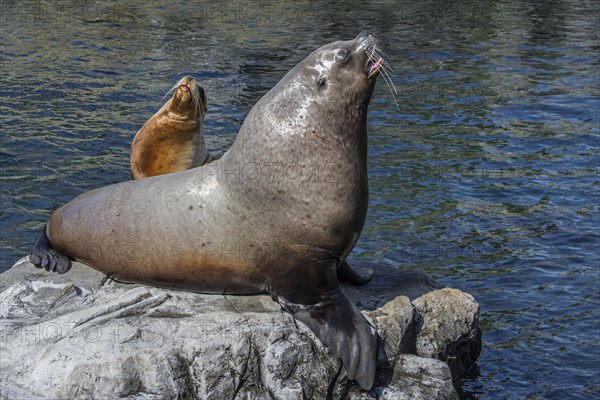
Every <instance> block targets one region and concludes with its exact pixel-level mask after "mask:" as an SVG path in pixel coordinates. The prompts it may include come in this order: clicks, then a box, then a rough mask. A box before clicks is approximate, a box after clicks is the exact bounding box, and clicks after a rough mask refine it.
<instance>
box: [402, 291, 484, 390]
mask: <svg viewBox="0 0 600 400" xmlns="http://www.w3.org/2000/svg"><path fill="white" fill-rule="evenodd" d="M413 304H414V306H415V307H416V309H417V311H418V312H419V314H420V315H421V316H422V317H423V324H422V326H421V329H420V332H419V335H418V336H417V355H419V356H422V357H433V358H437V359H439V360H442V361H446V362H447V363H448V365H449V366H450V370H451V371H452V376H453V377H455V378H459V377H460V376H462V375H463V373H464V372H465V371H466V370H467V369H468V368H469V367H471V365H472V364H473V363H474V362H475V361H476V360H477V357H479V353H480V352H481V346H482V343H481V330H480V329H479V304H477V302H476V301H475V299H474V298H473V296H471V295H469V294H466V293H463V292H461V291H460V290H456V289H450V288H446V289H441V290H436V291H433V292H430V293H427V294H424V295H423V296H421V297H419V298H418V299H416V300H415V301H413Z"/></svg>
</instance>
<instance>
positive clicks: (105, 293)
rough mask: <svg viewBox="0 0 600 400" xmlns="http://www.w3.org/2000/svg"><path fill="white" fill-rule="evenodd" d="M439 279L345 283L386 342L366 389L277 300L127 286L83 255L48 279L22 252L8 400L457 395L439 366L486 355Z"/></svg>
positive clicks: (4, 333)
mask: <svg viewBox="0 0 600 400" xmlns="http://www.w3.org/2000/svg"><path fill="white" fill-rule="evenodd" d="M436 288H437V286H436V285H435V284H433V283H432V282H431V281H430V280H429V279H428V278H427V277H426V276H425V275H423V274H421V273H417V272H411V271H408V272H407V271H399V270H396V269H393V268H389V267H386V266H378V267H376V270H375V277H374V279H373V281H371V282H370V283H368V284H366V285H363V286H361V287H359V288H355V287H351V286H346V285H345V286H344V288H343V289H344V291H345V292H346V293H347V294H348V295H349V296H350V297H351V298H352V299H353V300H354V301H355V303H356V304H357V305H359V307H361V309H363V310H364V311H363V314H364V315H365V317H366V318H367V319H368V320H370V321H371V323H372V324H373V326H374V327H375V328H376V329H377V331H378V333H379V335H380V337H381V344H382V345H381V346H380V355H379V367H378V373H377V381H376V385H375V387H374V389H373V390H371V392H370V393H366V392H364V391H362V390H360V387H358V386H357V385H356V384H354V383H353V382H348V381H347V380H346V378H345V374H344V370H343V368H341V365H340V362H339V360H337V359H334V358H333V357H331V355H330V354H329V353H328V351H327V348H326V347H325V346H323V345H322V343H321V342H320V341H319V340H318V339H317V338H316V337H315V336H314V335H313V333H312V332H311V331H310V330H309V329H308V328H306V327H305V326H304V325H303V324H301V323H297V322H295V321H294V320H293V319H292V318H291V316H290V315H289V314H287V313H284V312H282V311H281V310H280V307H279V305H278V304H277V303H275V302H273V301H272V300H271V298H270V297H269V296H267V295H260V296H223V295H204V294H198V293H190V292H182V291H175V290H168V289H161V288H155V287H150V286H145V285H126V284H120V283H116V282H114V281H112V280H109V279H107V278H106V277H105V276H103V275H102V274H101V273H99V272H97V271H95V270H93V269H91V268H89V267H86V266H84V265H82V264H79V263H74V265H73V268H72V269H71V271H69V272H68V273H67V274H65V275H56V274H49V273H46V272H45V271H44V270H39V269H36V268H34V267H33V266H32V265H31V264H29V263H28V262H27V261H26V260H25V259H23V260H20V261H19V262H17V264H15V265H14V266H13V268H11V269H10V270H8V271H6V272H4V273H2V274H0V364H1V368H0V369H1V371H2V372H1V374H0V397H1V398H7V399H23V398H28V399H29V398H31V399H37V398H69V399H96V398H110V399H125V398H126V399H165V398H173V399H174V398H181V399H184V398H188V399H193V398H206V399H221V398H248V399H253V398H260V399H262V398H272V399H304V398H335V399H338V398H348V399H368V398H373V397H379V398H381V399H454V398H456V397H457V395H456V391H455V389H454V388H453V385H452V381H453V380H452V375H451V372H450V368H449V367H448V364H446V362H443V361H446V358H448V359H449V357H450V356H452V357H456V359H455V360H460V362H459V361H456V362H455V365H463V366H464V365H468V364H469V363H470V362H471V360H472V359H473V356H474V355H475V354H478V352H479V350H477V346H479V349H480V346H481V341H480V340H479V341H477V340H476V339H477V338H476V337H473V335H472V331H473V329H478V325H477V318H478V315H477V312H478V307H473V304H474V305H475V306H477V303H475V302H474V300H473V299H472V297H470V296H469V295H467V294H464V293H462V292H460V291H457V290H449V289H443V290H435V289H436ZM402 294H408V295H409V296H408V297H406V296H404V295H402ZM446 297H447V298H448V300H447V302H448V304H450V306H448V307H447V308H445V309H444V308H443V307H444V302H445V301H446V300H445V299H446ZM411 300H413V301H412V303H411ZM413 304H415V305H418V306H417V307H415V306H413ZM444 312H450V313H452V314H451V315H450V316H448V315H446V314H444ZM436 321H437V322H436ZM451 321H460V322H461V323H460V324H456V325H453V324H452V322H451ZM436 326H438V327H439V331H437V332H433V331H432V329H435V327H436ZM470 340H471V342H470ZM463 350H466V353H465V354H462V353H461V351H463ZM407 353H413V354H415V353H416V354H418V355H419V356H417V355H411V354H407ZM431 357H435V358H441V359H443V361H439V360H436V359H434V358H431ZM453 362H454V361H453Z"/></svg>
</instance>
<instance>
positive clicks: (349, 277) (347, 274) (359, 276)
mask: <svg viewBox="0 0 600 400" xmlns="http://www.w3.org/2000/svg"><path fill="white" fill-rule="evenodd" d="M337 277H338V280H339V281H341V282H346V283H349V284H351V285H362V284H363V283H367V282H369V281H370V280H371V278H373V269H372V268H368V267H351V266H350V264H348V261H343V262H342V264H341V265H340V266H339V267H338V269H337Z"/></svg>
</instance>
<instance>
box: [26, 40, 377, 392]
mask: <svg viewBox="0 0 600 400" xmlns="http://www.w3.org/2000/svg"><path fill="white" fill-rule="evenodd" d="M378 54H379V52H378V50H377V45H376V41H375V39H374V38H373V36H372V35H370V34H367V33H362V34H360V35H359V36H358V37H357V38H355V39H354V40H350V41H338V42H334V43H331V44H328V45H326V46H323V47H321V48H320V49H318V50H316V51H314V52H313V53H312V54H310V55H309V56H308V57H307V58H306V59H304V60H303V61H302V62H300V63H299V64H298V65H297V66H296V67H294V68H293V69H292V70H291V71H290V72H288V73H287V74H286V75H285V76H284V77H283V79H282V80H281V81H280V82H279V83H278V84H277V85H275V87H273V88H272V89H271V90H270V91H269V92H268V93H267V94H266V95H265V96H264V97H263V98H262V99H261V100H260V101H259V102H258V103H257V104H256V105H255V106H254V107H253V108H252V110H251V111H250V113H249V114H248V116H247V117H246V119H245V121H244V123H243V125H242V127H241V129H240V132H239V134H238V136H237V138H236V140H235V142H234V143H233V145H232V147H231V149H230V150H229V151H227V152H226V153H225V155H224V156H223V157H222V158H221V160H220V161H219V162H218V163H216V164H208V165H204V166H202V167H199V168H193V169H190V170H186V171H181V172H177V173H174V174H169V175H161V176H155V177H150V178H147V179H141V180H137V181H130V182H123V183H119V184H116V185H111V186H108V187H105V188H101V189H98V190H94V191H91V192H88V193H85V194H83V195H81V196H79V197H77V198H76V199H74V200H73V201H71V202H69V203H68V204H66V205H64V206H62V207H60V208H59V209H57V210H56V211H55V212H54V213H53V214H52V215H51V216H50V219H49V221H48V223H47V225H46V227H45V229H44V232H43V234H42V235H41V236H40V238H39V239H38V241H37V242H36V244H35V245H34V248H33V249H32V252H31V255H30V260H31V262H32V263H33V264H35V265H36V266H39V267H44V268H46V269H47V270H52V271H56V272H59V273H64V272H66V271H67V270H68V269H69V267H70V262H71V261H70V260H71V259H75V260H78V261H81V262H83V263H85V264H87V265H89V266H91V267H93V268H96V269H98V270H100V271H102V272H104V273H106V274H107V275H109V276H110V277H112V278H114V279H116V280H119V281H124V282H143V283H149V284H154V285H160V286H166V287H173V288H179V289H187V290H193V291H199V292H210V293H232V294H252V293H260V292H268V293H269V294H270V295H271V296H272V297H273V299H275V300H276V301H278V302H279V303H280V304H281V305H282V307H283V308H284V309H285V310H286V311H288V312H289V313H291V314H292V315H293V316H294V317H295V318H296V319H298V320H300V321H302V322H303V323H305V324H306V325H307V326H308V327H309V328H310V329H311V330H312V331H313V332H314V333H315V334H316V335H317V336H318V337H319V338H320V339H321V340H322V341H323V343H325V344H326V345H327V346H329V348H330V349H331V351H332V353H333V354H334V355H335V356H337V357H339V358H341V359H342V361H343V364H344V367H345V369H346V373H347V376H348V378H349V379H356V380H357V381H358V383H359V384H360V385H361V386H362V387H363V388H365V389H369V388H371V387H372V385H373V380H374V375H375V354H376V335H375V333H374V331H373V329H372V328H371V327H370V326H369V324H368V323H367V321H366V320H365V318H364V317H363V316H362V314H361V313H360V312H359V311H358V310H357V309H356V307H355V306H354V305H353V304H352V303H351V302H350V301H349V300H348V298H347V297H346V296H345V295H344V293H343V292H342V291H341V289H340V287H339V284H338V278H337V275H336V272H337V269H338V267H340V266H344V265H345V268H349V267H348V265H347V264H345V260H346V257H347V256H348V254H349V253H350V251H351V250H352V248H353V246H354V244H355V243H356V241H357V240H358V237H359V236H360V233H361V230H362V228H363V224H364V222H365V218H366V214H367V203H368V196H369V190H368V182H367V131H366V127H367V123H366V122H367V109H368V105H369V102H370V99H371V95H372V92H373V88H374V86H375V80H376V77H377V75H378V72H379V70H380V68H381V66H382V64H383V59H382V58H381V57H380V56H379V55H378ZM292 160H293V163H291V164H290V161H292ZM290 165H293V166H294V167H293V168H289V167H288V168H286V167H282V166H290ZM123 248H127V249H128V251H119V249H123Z"/></svg>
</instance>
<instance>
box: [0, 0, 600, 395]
mask: <svg viewBox="0 0 600 400" xmlns="http://www.w3.org/2000/svg"><path fill="white" fill-rule="evenodd" d="M1 5H2V9H1V11H2V12H1V13H0V17H1V18H2V21H1V28H0V29H1V31H0V32H1V33H0V37H1V46H2V55H1V57H2V58H1V69H2V75H1V87H0V90H1V94H0V115H1V117H0V118H1V125H0V134H1V136H0V140H1V153H0V162H1V169H0V173H1V176H0V178H1V182H2V188H1V198H0V199H1V207H2V208H1V210H2V213H1V224H2V225H1V226H2V231H1V238H0V240H1V253H0V255H1V259H2V265H1V266H0V270H4V269H6V268H8V267H10V266H11V265H12V263H13V262H14V261H16V260H17V259H18V258H20V257H21V256H23V255H24V254H26V253H27V252H28V250H29V247H30V246H31V244H32V243H33V241H34V239H35V235H36V233H37V232H38V231H39V229H40V228H41V227H42V225H43V223H44V222H45V220H46V219H47V217H48V215H49V214H50V212H51V210H53V209H54V208H56V207H58V206H59V205H61V204H63V203H65V202H66V201H68V200H70V199H72V198H73V197H74V196H76V195H78V194H80V193H82V192H84V191H88V190H91V189H94V188H97V187H101V186H105V185H107V184H110V183H114V182H118V181H123V180H126V179H128V178H129V170H128V165H129V164H128V155H129V146H130V143H131V140H132V138H133V135H134V134H135V132H136V131H137V129H139V127H140V126H141V125H142V124H143V123H144V121H145V120H146V119H147V118H149V117H150V116H151V115H152V114H153V113H154V112H155V111H156V110H157V109H158V108H159V107H160V105H161V102H162V101H163V96H164V94H165V93H166V91H167V90H168V89H169V88H170V87H171V86H172V85H173V84H174V83H175V82H176V81H177V80H178V79H179V78H180V77H181V76H183V75H185V74H191V75H193V76H195V77H197V78H198V79H200V81H201V82H202V84H203V86H204V87H205V88H206V91H207V94H208V99H209V111H208V114H207V116H206V122H205V132H206V136H207V143H208V146H209V148H210V150H211V151H212V152H213V153H215V154H218V155H220V154H222V153H223V152H224V151H225V150H226V149H227V148H228V147H229V146H230V145H231V143H232V142H233V140H234V138H235V135H236V133H237V131H238V129H239V127H240V125H241V123H242V121H243V119H244V116H245V115H246V113H247V112H248V111H249V110H250V108H251V107H252V105H253V104H254V103H255V102H256V101H257V100H258V99H259V98H260V97H261V96H262V95H263V94H264V93H265V92H266V91H267V90H268V89H269V88H270V87H272V86H273V85H274V84H275V83H276V82H277V81H278V80H279V79H280V78H281V77H282V76H283V75H284V74H285V72H287V71H288V70H289V69H290V68H291V67H293V66H294V65H295V64H296V63H297V62H299V61H300V60H301V59H303V58H304V57H305V56H306V55H307V54H308V53H310V52H311V51H312V50H314V49H316V48H317V47H319V46H320V45H323V44H326V43H328V42H331V41H334V40H337V39H349V38H352V37H354V36H356V34H357V33H358V32H360V31H361V30H363V29H369V30H371V31H372V32H374V33H375V34H376V35H377V37H378V38H379V39H380V41H381V43H382V45H383V46H384V48H385V49H386V50H387V54H388V55H389V59H390V62H391V63H392V65H393V67H394V69H395V73H394V74H393V81H394V84H395V86H396V88H397V91H398V94H397V95H396V98H397V101H398V107H396V105H395V103H394V100H393V98H392V96H391V94H390V91H389V90H388V88H387V86H386V85H385V83H384V81H383V80H382V79H381V78H380V79H379V82H378V84H377V87H376V89H375V93H374V98H373V100H372V102H371V107H370V113H369V179H370V181H369V182H370V187H371V198H370V205H369V215H368V220H367V224H366V226H365V229H364V231H363V235H362V237H361V239H360V241H359V243H358V245H357V247H356V248H355V250H354V252H353V254H354V257H358V258H363V259H366V260H374V261H377V260H381V261H385V262H388V263H392V264H394V265H397V266H398V267H401V268H418V269H422V270H424V271H426V272H427V273H428V274H430V275H432V276H433V277H435V278H436V279H437V280H439V281H440V282H441V283H443V284H446V285H448V286H451V287H456V288H460V289H462V290H465V291H468V292H469V293H471V294H473V295H474V296H475V298H476V299H477V300H478V301H479V303H480V305H481V324H482V328H483V339H484V349H483V352H482V354H481V357H480V359H479V361H478V363H477V366H476V368H474V369H473V370H472V371H470V373H469V375H467V376H465V377H464V378H465V379H464V393H463V396H464V397H465V398H475V399H494V398H511V399H512V398H515V399H517V398H519V399H520V398H529V399H542V398H544V399H545V398H552V399H571V398H598V396H600V386H599V385H600V376H599V368H600V350H599V349H600V346H599V344H600V343H599V334H598V332H599V331H600V319H599V318H600V315H599V314H600V312H599V310H600V307H599V305H600V304H599V303H600V296H599V292H600V280H599V272H598V271H599V263H600V261H599V256H598V248H599V244H600V243H599V224H600V220H599V200H600V198H599V195H600V192H599V164H600V159H599V152H598V148H599V147H600V146H599V145H600V138H599V134H600V132H599V131H600V129H599V122H600V116H599V111H598V110H599V95H600V94H599V75H598V74H599V70H598V65H599V50H600V47H599V43H600V42H599V30H598V18H599V15H600V13H599V10H598V4H597V2H595V1H571V0H569V1H558V0H555V1H549V2H548V1H531V2H529V1H517V0H515V1H483V2H446V1H443V2H441V1H440V2H431V1H426V2H399V3H398V2H391V1H389V2H388V1H376V2H375V1H373V2H364V1H362V2H352V1H351V2H323V1H316V2H315V1H311V2H289V3H285V2H270V3H267V2H236V3H234V2H217V3H214V2H211V3H192V2H189V3H188V2H184V1H180V2H177V1H175V2H172V3H169V4H168V5H160V3H159V2H150V1H149V2H129V3H127V4H125V3H123V2H118V3H117V2H108V3H105V2H87V1H63V2H61V1H57V2H55V1H52V2H50V1H37V2H16V1H15V2H11V1H4V0H2V1H1Z"/></svg>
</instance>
